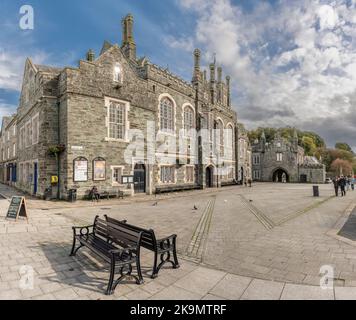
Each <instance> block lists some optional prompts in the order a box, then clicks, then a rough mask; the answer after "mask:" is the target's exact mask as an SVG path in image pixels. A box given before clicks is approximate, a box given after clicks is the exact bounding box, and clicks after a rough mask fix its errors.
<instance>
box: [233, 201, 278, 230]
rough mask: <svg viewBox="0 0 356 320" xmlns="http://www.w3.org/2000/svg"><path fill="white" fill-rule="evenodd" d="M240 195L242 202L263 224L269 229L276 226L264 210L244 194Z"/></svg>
mask: <svg viewBox="0 0 356 320" xmlns="http://www.w3.org/2000/svg"><path fill="white" fill-rule="evenodd" d="M239 196H240V198H241V200H242V204H243V205H245V206H246V208H247V209H248V210H250V211H251V212H252V213H253V214H254V215H255V217H256V218H257V219H258V220H259V221H260V222H261V223H262V224H263V226H264V227H265V228H266V229H267V230H271V229H273V228H274V226H275V224H274V222H273V221H272V220H271V219H270V218H268V217H267V216H266V215H265V214H264V213H263V212H261V211H260V210H259V209H257V208H256V207H255V206H254V205H253V204H251V202H250V201H248V200H247V199H246V198H245V197H244V196H243V195H242V194H239Z"/></svg>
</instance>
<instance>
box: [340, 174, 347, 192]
mask: <svg viewBox="0 0 356 320" xmlns="http://www.w3.org/2000/svg"><path fill="white" fill-rule="evenodd" d="M339 186H340V190H341V196H342V197H344V196H346V190H345V188H346V178H345V177H344V176H341V177H340V179H339Z"/></svg>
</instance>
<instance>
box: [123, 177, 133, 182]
mask: <svg viewBox="0 0 356 320" xmlns="http://www.w3.org/2000/svg"><path fill="white" fill-rule="evenodd" d="M133 182H134V177H133V176H122V184H128V183H133Z"/></svg>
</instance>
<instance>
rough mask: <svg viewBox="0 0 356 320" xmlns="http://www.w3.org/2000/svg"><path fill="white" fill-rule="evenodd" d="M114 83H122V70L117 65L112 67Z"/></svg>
mask: <svg viewBox="0 0 356 320" xmlns="http://www.w3.org/2000/svg"><path fill="white" fill-rule="evenodd" d="M114 81H116V82H122V69H121V66H120V64H119V63H116V64H115V66H114Z"/></svg>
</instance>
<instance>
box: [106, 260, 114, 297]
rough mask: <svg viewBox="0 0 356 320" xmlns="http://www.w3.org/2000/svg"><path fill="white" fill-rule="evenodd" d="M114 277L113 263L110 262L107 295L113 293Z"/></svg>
mask: <svg viewBox="0 0 356 320" xmlns="http://www.w3.org/2000/svg"><path fill="white" fill-rule="evenodd" d="M114 277H115V261H113V260H111V266H110V278H109V283H108V288H107V290H106V294H107V295H111V294H112V293H113V283H114Z"/></svg>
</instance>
